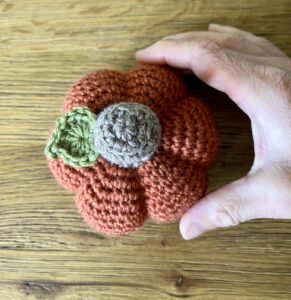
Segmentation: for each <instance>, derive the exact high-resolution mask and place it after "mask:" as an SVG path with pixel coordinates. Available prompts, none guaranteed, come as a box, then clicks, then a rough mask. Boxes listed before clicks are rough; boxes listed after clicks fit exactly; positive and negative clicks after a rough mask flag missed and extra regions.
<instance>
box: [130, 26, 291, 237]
mask: <svg viewBox="0 0 291 300" xmlns="http://www.w3.org/2000/svg"><path fill="white" fill-rule="evenodd" d="M136 58H137V60H138V61H140V62H142V63H155V64H168V65H171V66H173V67H177V68H185V69H190V70H192V71H193V73H194V74H195V75H196V76H197V77H199V78H200V79H201V80H202V81H204V82H205V83H207V84H208V85H210V86H211V87H213V88H215V89H217V90H219V91H222V92H224V93H226V94H227V95H228V96H229V97H230V99H232V100H233V101H234V102H235V103H236V104H237V105H238V106H239V107H240V108H241V109H242V110H243V111H244V112H245V113H246V114H247V115H248V116H249V118H250V120H251V126H252V134H253V140H254V150H255V158H254V162H253V165H252V168H251V170H250V171H249V172H248V174H247V175H246V176H245V177H243V178H241V179H239V180H236V181H234V182H232V183H230V184H227V185H225V186H224V187H222V188H220V189H219V190H217V191H215V192H213V193H211V194H208V195H207V196H206V197H205V198H204V199H202V200H201V201H199V202H198V203H197V204H195V205H194V206H193V207H192V208H191V209H190V210H189V211H188V212H186V213H185V214H184V216H183V217H182V219H181V221H180V231H181V234H182V236H183V238H184V239H191V238H194V237H197V236H199V235H201V234H202V233H204V232H206V231H209V230H212V229H215V228H218V227H228V226H234V225H237V224H239V223H241V222H244V221H247V220H251V219H256V218H278V219H288V218H291V59H290V58H289V57H288V56H287V55H286V54H284V53H283V52H282V51H281V50H280V49H278V48H277V47H276V46H275V45H273V44H272V43H271V42H269V41H268V40H266V39H264V38H262V37H257V36H255V35H253V34H251V33H249V32H245V31H242V30H239V29H236V28H233V27H228V26H221V25H216V24H211V25H209V28H208V31H197V32H189V33H182V34H178V35H173V36H169V37H166V38H164V39H162V40H160V41H158V42H156V43H155V44H153V45H152V46H150V47H148V48H146V49H144V50H141V51H139V52H137V53H136Z"/></svg>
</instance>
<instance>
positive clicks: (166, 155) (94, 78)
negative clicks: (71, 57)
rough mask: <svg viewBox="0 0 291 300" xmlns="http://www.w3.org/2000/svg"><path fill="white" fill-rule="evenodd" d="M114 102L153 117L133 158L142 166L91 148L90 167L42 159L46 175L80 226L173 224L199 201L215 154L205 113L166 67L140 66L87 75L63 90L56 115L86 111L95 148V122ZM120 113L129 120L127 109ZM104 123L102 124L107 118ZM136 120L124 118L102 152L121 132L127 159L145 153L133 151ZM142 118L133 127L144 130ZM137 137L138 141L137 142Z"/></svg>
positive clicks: (106, 229) (109, 230) (111, 229)
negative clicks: (66, 196) (66, 194)
mask: <svg viewBox="0 0 291 300" xmlns="http://www.w3.org/2000/svg"><path fill="white" fill-rule="evenodd" d="M118 103H119V107H121V108H122V105H121V106H120V104H121V103H122V104H123V103H128V104H129V103H137V104H141V105H142V106H141V107H146V110H149V111H152V112H153V116H156V118H157V121H158V123H155V121H153V120H154V119H155V118H154V117H153V119H152V120H151V121H150V122H149V123H148V124H149V126H153V127H155V128H156V129H155V130H154V131H153V132H151V130H149V131H148V132H149V133H150V134H149V135H148V137H149V139H148V140H149V141H153V144H152V146H150V147H148V148H149V149H150V150H151V151H148V152H145V153H144V156H141V155H140V153H139V154H138V155H137V156H138V157H146V158H145V159H142V160H141V161H140V160H138V159H137V160H136V161H135V162H134V163H132V161H130V160H129V161H127V160H126V159H125V160H122V159H121V160H116V161H115V160H114V159H113V160H112V159H111V158H109V157H107V158H106V156H107V155H108V153H109V152H107V151H106V147H105V148H104V149H105V152H102V151H103V150H100V147H99V146H98V145H97V147H96V142H95V150H97V151H96V152H95V155H96V156H95V161H94V162H93V163H92V162H91V164H92V165H91V166H88V167H84V166H74V165H70V164H68V163H66V161H65V159H64V158H63V157H62V156H61V155H54V156H50V155H48V164H49V168H50V170H51V171H52V173H53V175H54V176H55V178H56V180H57V181H58V182H59V183H60V184H61V185H62V186H63V187H64V188H66V189H68V190H70V191H72V192H75V193H76V205H77V207H78V210H79V212H80V213H81V214H82V216H83V217H84V219H85V220H86V222H87V223H88V224H89V225H90V226H91V227H92V228H94V229H95V230H97V231H98V232H101V233H103V234H106V235H124V234H128V233H130V232H133V231H135V230H136V229H137V228H139V227H140V226H142V225H143V223H144V222H145V221H146V220H147V219H148V218H149V219H152V220H155V221H157V222H169V221H175V220H177V219H179V218H180V217H181V216H182V214H183V213H184V212H185V211H186V210H188V209H189V208H190V207H191V206H192V205H193V204H195V203H196V202H197V201H198V200H199V199H200V198H202V197H203V196H204V195H205V193H206V189H207V184H208V179H207V168H208V167H209V166H210V165H211V164H212V163H213V162H214V160H215V159H216V156H217V152H218V136H217V131H216V129H215V126H214V121H213V118H212V115H211V113H210V112H209V110H208V109H207V108H206V106H205V105H204V104H203V102H202V101H200V100H199V99H197V98H196V97H194V96H193V95H190V93H189V92H188V91H187V89H186V87H185V85H184V83H183V81H182V80H181V79H180V78H179V76H178V75H177V74H175V73H174V72H173V71H171V70H170V69H169V68H167V67H162V66H153V65H142V66H138V67H137V68H135V69H133V70H130V71H129V72H128V73H126V74H123V73H119V72H115V71H108V70H104V71H97V72H93V73H91V74H89V75H87V76H86V77H84V78H83V79H81V80H80V81H78V82H77V83H76V84H75V85H74V86H73V87H72V88H71V90H70V91H69V92H68V94H67V96H66V98H65V102H64V110H65V112H66V113H70V112H75V111H76V110H78V109H80V108H83V109H84V108H88V110H90V112H91V113H93V115H96V116H97V121H96V123H95V129H94V132H93V133H92V136H91V135H89V140H90V139H91V137H92V138H93V140H94V141H98V139H99V138H101V139H102V134H101V133H100V132H99V131H98V130H99V129H98V130H97V129H96V128H97V127H98V125H97V124H98V122H100V124H103V125H104V124H105V123H106V122H105V119H106V118H103V119H102V118H101V119H99V117H100V116H102V114H106V109H109V108H110V107H111V108H112V107H113V106H114V105H113V104H118ZM117 107H118V106H117ZM127 113H128V114H131V112H130V110H128V112H127ZM135 113H136V112H135ZM135 113H133V116H134V115H135ZM122 114H123V113H120V111H119V112H118V111H117V112H116V115H115V116H116V119H115V120H117V119H118V118H121V119H120V120H121V122H124V124H123V126H125V127H126V124H127V122H126V121H124V120H126V118H125V119H124V117H125V115H122ZM138 115H139V113H137V115H136V116H138ZM107 117H109V119H110V118H111V117H112V115H111V117H110V116H107ZM137 119H138V118H137ZM137 119H135V118H134V117H132V118H131V120H132V122H133V123H131V124H129V127H126V128H125V129H124V128H123V129H122V131H120V128H119V129H117V130H115V131H114V134H115V136H114V134H113V136H112V138H113V140H110V139H109V144H107V146H110V147H111V146H112V145H113V144H114V143H116V141H117V140H118V138H119V137H120V135H119V136H118V134H119V133H120V132H122V133H124V132H125V133H126V134H125V135H126V138H125V139H124V140H123V142H124V143H123V144H121V147H125V148H124V149H126V151H128V153H131V154H133V155H130V156H134V154H137V153H138V150H140V149H142V148H144V149H147V147H142V146H141V145H142V143H143V141H144V140H143V139H144V136H145V135H143V131H142V130H141V131H139V129H140V128H143V127H142V125H141V127H139V125H138V124H137V123H138V122H137ZM145 119H146V118H145V116H143V117H142V118H140V120H143V121H140V122H141V123H140V124H146V121H145ZM120 120H119V121H120ZM122 120H123V121H122ZM109 123H110V124H109ZM109 123H108V124H107V125H108V126H107V127H106V128H105V131H104V130H103V134H105V137H108V134H109V133H112V132H111V130H112V126H114V124H116V123H114V119H111V121H110V122H109ZM100 124H99V125H100ZM133 124H135V125H133ZM110 126H111V127H110ZM87 128H88V127H87ZM90 128H91V127H90ZM134 128H135V129H134ZM158 128H159V129H158ZM103 129H104V128H103ZM55 130H56V129H55ZM72 130H74V126H72ZM134 130H136V131H134ZM87 132H91V131H87ZM118 132H119V133H118ZM129 133H130V134H129ZM138 133H139V134H140V135H141V136H142V138H141V139H140V140H139V141H138V136H139V134H138ZM66 134H67V135H70V133H68V132H66ZM116 134H117V135H116ZM94 135H95V137H94ZM96 135H97V137H96ZM136 137H137V140H135V138H136ZM105 140H106V138H105ZM74 141H75V140H74ZM103 141H104V136H103ZM110 141H115V142H112V143H113V144H112V143H111V142H110ZM49 143H50V142H49ZM98 143H99V142H97V144H98ZM128 143H129V144H128ZM129 145H131V147H129ZM89 148H90V147H89ZM90 149H91V148H90ZM98 149H99V150H98ZM107 150H108V149H107ZM115 150H116V149H115ZM108 151H112V149H111V148H110V149H109V150H108ZM131 151H132V152H131ZM113 152H114V151H113ZM98 154H100V155H98ZM111 154H112V153H111ZM124 161H127V162H125V163H124Z"/></svg>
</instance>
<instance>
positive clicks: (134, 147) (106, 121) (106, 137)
mask: <svg viewBox="0 0 291 300" xmlns="http://www.w3.org/2000/svg"><path fill="white" fill-rule="evenodd" d="M160 142H161V126H160V123H159V120H158V118H157V116H156V115H155V113H154V112H153V111H152V110H151V109H150V108H149V107H147V106H145V105H143V104H139V103H132V102H120V103H117V104H113V105H111V106H108V107H107V108H105V109H104V110H103V111H102V112H101V113H100V114H99V115H98V116H97V121H96V125H95V130H94V144H95V149H96V152H97V153H99V154H100V155H101V156H102V157H103V158H105V159H106V160H108V161H110V162H111V163H113V164H117V165H118V166H120V167H124V168H135V167H138V166H139V165H141V164H142V163H143V162H145V161H147V160H149V159H150V158H151V157H152V155H153V154H154V152H155V151H156V150H157V148H158V146H159V144H160Z"/></svg>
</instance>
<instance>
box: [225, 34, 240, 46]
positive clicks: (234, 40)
mask: <svg viewBox="0 0 291 300" xmlns="http://www.w3.org/2000/svg"><path fill="white" fill-rule="evenodd" d="M242 39H243V38H242V36H241V35H238V34H231V35H230V36H229V37H227V38H226V39H225V43H224V44H225V46H226V47H227V46H233V45H237V44H238V43H239V44H240V43H241V42H242Z"/></svg>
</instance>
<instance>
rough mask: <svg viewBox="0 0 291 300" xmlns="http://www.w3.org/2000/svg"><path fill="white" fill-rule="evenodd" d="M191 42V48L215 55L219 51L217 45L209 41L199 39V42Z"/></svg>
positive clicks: (219, 48)
mask: <svg viewBox="0 0 291 300" xmlns="http://www.w3.org/2000/svg"><path fill="white" fill-rule="evenodd" d="M191 42H192V46H193V47H195V48H197V47H199V48H200V49H202V50H204V51H207V52H211V53H216V52H218V51H220V50H221V47H220V46H219V44H218V43H216V42H215V41H213V40H210V39H201V40H199V41H196V40H192V41H191Z"/></svg>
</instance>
